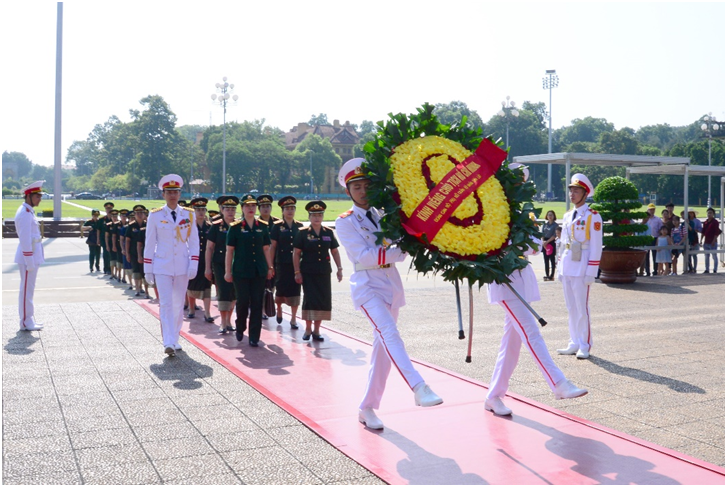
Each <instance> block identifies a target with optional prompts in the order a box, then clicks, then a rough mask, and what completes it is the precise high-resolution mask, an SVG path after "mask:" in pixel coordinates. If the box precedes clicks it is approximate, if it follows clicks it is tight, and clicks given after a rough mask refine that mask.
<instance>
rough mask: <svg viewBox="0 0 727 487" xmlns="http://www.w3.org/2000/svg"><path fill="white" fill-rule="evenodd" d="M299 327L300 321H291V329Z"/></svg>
mask: <svg viewBox="0 0 727 487" xmlns="http://www.w3.org/2000/svg"><path fill="white" fill-rule="evenodd" d="M298 328H299V327H298V323H296V322H295V321H291V322H290V329H291V330H297V329H298Z"/></svg>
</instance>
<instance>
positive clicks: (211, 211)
mask: <svg viewBox="0 0 727 487" xmlns="http://www.w3.org/2000/svg"><path fill="white" fill-rule="evenodd" d="M235 206H237V205H235ZM207 213H208V214H209V216H210V218H214V217H216V216H217V215H219V214H220V212H219V211H216V210H210V211H208V212H207Z"/></svg>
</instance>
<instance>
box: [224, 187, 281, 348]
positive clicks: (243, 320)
mask: <svg viewBox="0 0 727 487" xmlns="http://www.w3.org/2000/svg"><path fill="white" fill-rule="evenodd" d="M240 204H241V205H242V218H241V219H240V220H238V221H236V222H235V223H233V224H232V225H231V226H230V231H229V232H227V255H226V256H225V280H226V281H227V282H234V284H235V292H236V293H237V306H236V307H235V311H236V312H237V319H236V321H235V324H236V329H235V334H236V336H237V341H238V342H239V341H242V337H243V334H244V333H245V330H246V329H247V316H248V314H247V312H248V309H249V310H250V336H249V340H248V341H249V343H250V346H251V347H257V346H258V342H259V341H260V332H261V330H262V326H263V321H262V320H263V294H264V292H265V280H266V279H272V278H273V276H275V270H274V269H273V261H272V257H271V256H270V233H269V231H268V224H267V223H265V222H263V221H262V220H260V219H258V218H255V212H256V211H257V200H256V199H255V197H254V196H253V195H251V194H247V195H245V196H243V197H242V198H241V199H240Z"/></svg>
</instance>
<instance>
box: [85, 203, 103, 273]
mask: <svg viewBox="0 0 727 487" xmlns="http://www.w3.org/2000/svg"><path fill="white" fill-rule="evenodd" d="M100 214H101V212H100V211H98V210H96V209H94V210H92V211H91V216H92V217H93V216H94V215H96V216H98V215H100ZM102 225H103V223H102V222H101V220H100V219H98V218H97V219H96V221H94V220H93V219H91V220H88V221H87V222H86V223H84V224H83V226H84V227H90V230H89V231H88V238H86V244H87V245H88V266H89V268H90V270H91V272H93V266H94V264H95V265H96V270H97V271H100V270H101V269H100V268H99V264H100V262H99V261H100V259H101V249H102V246H101V242H100V241H99V239H100V236H99V234H100V232H101V231H102V230H101V226H102ZM101 235H103V234H101Z"/></svg>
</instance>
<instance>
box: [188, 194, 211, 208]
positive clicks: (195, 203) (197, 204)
mask: <svg viewBox="0 0 727 487" xmlns="http://www.w3.org/2000/svg"><path fill="white" fill-rule="evenodd" d="M208 202H209V200H208V199H207V198H202V197H199V198H194V199H193V200H192V201H190V202H189V206H190V207H192V208H194V209H197V208H207V203H208Z"/></svg>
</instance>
